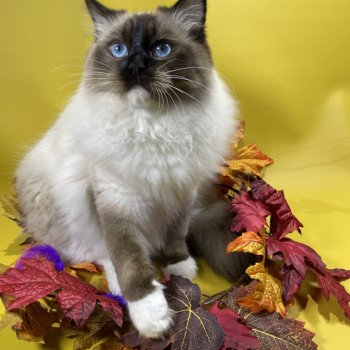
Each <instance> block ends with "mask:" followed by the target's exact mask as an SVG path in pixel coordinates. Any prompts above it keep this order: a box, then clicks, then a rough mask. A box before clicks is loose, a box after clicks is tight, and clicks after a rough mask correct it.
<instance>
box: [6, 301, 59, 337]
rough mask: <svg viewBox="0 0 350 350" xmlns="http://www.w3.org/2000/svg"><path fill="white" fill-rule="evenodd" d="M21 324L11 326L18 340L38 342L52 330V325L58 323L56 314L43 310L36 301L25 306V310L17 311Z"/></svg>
mask: <svg viewBox="0 0 350 350" xmlns="http://www.w3.org/2000/svg"><path fill="white" fill-rule="evenodd" d="M18 313H19V317H20V318H21V319H22V322H17V323H16V324H14V325H13V326H12V329H13V330H14V331H15V332H16V335H17V338H18V339H20V340H26V341H34V342H39V341H43V340H44V336H45V335H46V334H47V333H48V332H49V330H50V329H51V328H52V325H53V323H55V322H58V316H57V313H56V312H51V311H49V310H47V309H45V308H44V307H43V306H42V305H41V304H40V303H39V302H38V301H36V302H34V303H31V304H29V305H27V307H26V308H25V310H19V311H18Z"/></svg>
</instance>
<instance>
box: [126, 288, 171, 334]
mask: <svg viewBox="0 0 350 350" xmlns="http://www.w3.org/2000/svg"><path fill="white" fill-rule="evenodd" d="M153 284H154V286H156V290H155V291H153V292H152V293H151V294H149V295H147V296H146V297H144V298H142V299H140V300H138V301H133V302H128V308H129V315H130V318H131V321H132V323H133V324H134V326H135V328H136V329H137V330H138V331H139V333H140V334H141V335H143V336H145V337H147V338H159V337H160V336H161V335H162V334H163V333H164V332H165V331H166V330H167V329H168V328H169V326H170V324H171V319H172V311H171V310H170V308H169V306H168V303H167V301H166V299H165V297H164V293H163V287H162V285H161V284H160V283H158V282H156V281H153Z"/></svg>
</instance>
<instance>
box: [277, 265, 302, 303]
mask: <svg viewBox="0 0 350 350" xmlns="http://www.w3.org/2000/svg"><path fill="white" fill-rule="evenodd" d="M282 276H283V278H282V286H283V298H284V300H285V302H286V303H287V304H289V303H290V302H291V301H292V299H293V296H294V294H295V293H296V292H297V291H298V290H299V289H300V286H301V284H302V282H303V280H304V278H305V276H302V275H301V274H300V273H299V272H298V271H297V270H296V269H295V268H294V267H293V266H287V265H283V266H282Z"/></svg>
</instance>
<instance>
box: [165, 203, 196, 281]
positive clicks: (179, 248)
mask: <svg viewBox="0 0 350 350" xmlns="http://www.w3.org/2000/svg"><path fill="white" fill-rule="evenodd" d="M189 221H190V213H189V210H188V208H187V207H186V208H184V209H183V210H182V211H181V213H179V214H178V215H176V217H174V218H173V220H172V222H171V225H170V226H169V228H168V231H167V233H166V237H165V241H164V248H163V252H162V261H163V272H164V274H165V275H166V276H170V275H180V276H182V277H185V278H188V279H189V280H191V281H192V280H193V279H194V278H195V277H196V274H197V264H196V261H195V260H194V259H193V258H192V256H190V254H189V252H188V247H187V242H186V238H187V234H188V227H189Z"/></svg>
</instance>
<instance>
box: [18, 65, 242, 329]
mask: <svg viewBox="0 0 350 350" xmlns="http://www.w3.org/2000/svg"><path fill="white" fill-rule="evenodd" d="M209 76H210V84H209V85H208V89H209V90H210V93H208V96H207V98H206V99H205V100H203V101H202V103H197V104H194V103H192V104H184V106H183V107H182V106H180V105H178V107H177V108H176V107H174V106H172V107H171V108H170V109H169V111H167V110H166V109H164V111H163V112H160V113H157V111H158V105H157V104H156V105H153V104H152V103H150V104H149V103H148V102H147V98H146V101H145V100H144V99H141V101H140V100H139V99H138V98H136V99H135V94H130V95H129V97H128V98H125V97H118V96H116V95H111V94H110V95H108V94H103V93H91V92H89V91H87V89H85V88H84V84H82V86H81V88H80V90H79V92H78V93H77V94H76V95H75V96H74V97H73V98H72V100H71V102H70V103H69V105H68V106H67V107H66V109H65V111H64V112H63V113H62V115H61V116H60V118H59V119H58V121H57V122H56V123H55V125H54V126H53V127H52V128H51V129H50V130H49V131H48V132H47V133H46V135H45V136H44V137H43V139H42V140H41V141H39V142H38V143H37V144H36V145H35V147H34V148H33V149H32V150H31V151H30V152H29V153H28V154H27V155H26V156H25V158H24V159H23V161H22V162H21V164H20V166H19V168H18V170H17V174H16V179H17V185H16V187H17V191H18V193H19V197H20V200H21V203H22V207H23V210H24V213H25V216H26V227H27V229H28V230H29V231H30V232H32V233H33V235H34V238H35V239H37V240H38V241H39V242H45V243H47V244H51V245H53V246H54V247H55V248H57V250H58V251H59V252H60V254H61V255H62V257H63V259H64V260H65V261H67V262H70V263H77V262H82V261H94V262H96V263H99V264H102V265H103V266H104V267H105V269H106V271H107V278H108V279H109V286H110V287H111V290H112V292H119V289H118V288H119V285H118V282H117V281H115V280H111V279H113V276H115V271H111V269H113V265H112V264H111V260H110V258H109V256H108V253H107V252H108V249H107V245H106V243H105V240H104V238H103V234H102V232H101V227H100V223H99V217H98V214H97V212H96V210H95V207H94V205H93V201H92V198H93V191H95V190H96V189H95V185H96V183H97V182H98V191H99V192H101V193H103V195H104V196H105V197H106V199H108V200H109V201H111V202H113V203H114V204H115V205H116V206H117V207H118V208H119V209H120V210H121V211H122V212H123V213H124V214H125V215H126V216H128V215H132V216H133V217H136V218H137V219H138V220H139V225H140V226H142V228H143V232H144V233H145V235H144V240H143V242H141V243H142V246H143V249H144V251H146V252H147V254H148V255H154V254H156V252H157V251H158V250H159V249H160V248H162V244H163V240H162V232H163V230H164V229H165V228H166V226H167V225H168V224H169V218H171V217H174V215H176V213H177V212H180V211H181V208H182V207H183V206H184V203H187V202H192V201H194V199H195V197H196V195H197V190H198V188H199V186H200V185H201V184H202V183H203V182H205V181H207V180H210V179H212V178H213V176H214V175H215V173H216V171H217V169H218V167H219V165H220V164H221V163H222V161H223V159H224V155H225V153H226V151H227V145H228V143H229V140H230V138H231V136H232V133H233V132H234V130H235V127H236V121H235V119H234V118H233V115H235V104H234V101H233V99H232V98H231V97H230V95H229V94H228V92H227V90H226V87H225V85H224V83H223V82H222V80H221V79H220V78H219V77H218V75H217V73H216V72H215V71H214V70H213V71H212V72H211V73H209ZM143 97H144V96H143ZM130 268H132V267H130ZM158 294H159V293H158ZM158 294H157V293H152V294H150V295H149V296H147V297H146V298H144V299H141V300H139V301H138V302H139V303H141V304H142V300H144V301H145V303H147V304H148V303H150V300H149V298H151V299H152V298H154V299H159V296H158ZM147 298H148V299H147ZM146 299H147V300H146ZM159 302H160V301H159V300H158V301H157V300H153V301H152V303H154V304H155V305H157V304H158V303H159ZM144 306H145V308H146V305H144ZM141 309H142V308H141ZM164 314H165V315H168V311H167V312H165V313H164ZM153 316H154V317H155V318H157V317H158V314H157V313H155V314H154V315H153ZM135 317H136V316H135ZM159 317H162V320H159V322H158V323H157V320H155V324H159V328H158V329H157V328H155V329H153V330H152V333H149V332H148V331H147V329H146V328H145V329H141V328H139V330H140V332H141V333H143V334H144V335H146V336H155V335H160V334H161V333H162V331H163V330H164V329H165V328H166V326H167V325H168V324H169V322H170V319H168V318H167V317H166V318H165V319H166V320H168V321H164V317H163V316H161V315H160V314H159ZM131 318H132V319H133V321H135V318H134V316H133V314H131ZM137 318H138V320H137V324H145V323H147V320H148V319H149V315H148V314H147V312H145V313H144V314H143V313H142V312H140V313H138V314H137ZM163 321H164V322H166V323H167V324H166V325H164V322H163Z"/></svg>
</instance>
